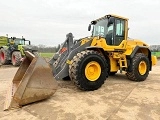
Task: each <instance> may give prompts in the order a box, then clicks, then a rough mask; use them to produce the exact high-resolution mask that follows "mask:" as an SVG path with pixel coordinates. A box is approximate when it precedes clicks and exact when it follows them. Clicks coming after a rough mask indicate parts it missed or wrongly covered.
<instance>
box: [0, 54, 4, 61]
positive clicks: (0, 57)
mask: <svg viewBox="0 0 160 120" xmlns="http://www.w3.org/2000/svg"><path fill="white" fill-rule="evenodd" d="M0 59H1V60H2V61H3V60H4V53H3V52H0Z"/></svg>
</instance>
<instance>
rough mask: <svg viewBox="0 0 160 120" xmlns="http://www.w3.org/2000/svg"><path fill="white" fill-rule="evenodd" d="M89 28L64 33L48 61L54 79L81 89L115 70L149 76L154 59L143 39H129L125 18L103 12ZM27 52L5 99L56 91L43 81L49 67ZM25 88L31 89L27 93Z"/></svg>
mask: <svg viewBox="0 0 160 120" xmlns="http://www.w3.org/2000/svg"><path fill="white" fill-rule="evenodd" d="M91 28H92V35H91V36H90V37H85V38H82V39H79V40H75V41H74V40H73V35H72V33H69V34H67V37H66V40H65V41H64V43H63V45H62V46H61V48H60V49H59V51H58V52H57V53H56V54H55V55H54V56H53V58H52V59H51V60H50V61H49V64H50V66H51V68H52V72H53V76H54V78H55V79H56V80H58V79H64V78H70V79H71V80H72V81H73V83H74V84H75V85H76V86H77V87H78V88H80V89H82V90H96V89H98V88H100V87H101V86H102V85H103V83H104V82H105V80H106V78H107V77H108V76H109V75H110V74H112V75H114V74H116V73H117V72H118V71H120V72H121V73H122V72H125V73H126V76H127V77H128V79H130V80H133V81H137V82H139V81H144V80H145V79H146V78H147V77H148V75H149V71H151V70H152V65H155V64H156V60H157V59H156V57H155V56H152V55H151V51H150V50H149V46H148V45H147V44H146V43H144V42H142V41H140V40H135V39H133V40H130V39H128V19H127V18H125V17H121V16H117V15H106V16H104V17H102V18H99V19H97V20H94V21H91V24H90V25H89V27H88V30H89V31H90V30H91ZM26 56H27V57H26V59H25V61H23V63H22V65H21V66H20V68H19V70H18V71H17V74H16V75H15V77H14V79H13V81H12V86H15V85H17V84H18V87H15V88H14V89H13V88H12V91H14V92H11V93H12V96H13V97H9V98H8V99H7V100H11V101H14V103H15V102H16V104H17V105H24V104H28V103H30V102H35V101H38V100H42V99H45V98H46V97H45V98H44V96H47V97H49V96H50V95H51V94H50V92H51V90H54V92H55V89H57V86H53V85H54V84H52V83H51V81H50V82H45V80H46V79H47V80H49V79H51V78H50V77H49V78H46V77H47V76H49V75H46V74H48V73H50V71H51V69H50V70H49V69H48V65H47V64H46V62H44V60H42V58H40V57H38V58H37V57H34V56H33V55H32V54H31V53H29V52H27V53H26ZM19 73H21V74H19ZM29 73H30V74H29ZM39 73H41V74H43V75H41V74H39ZM21 78H22V79H21ZM17 79H18V81H17ZM55 79H53V81H55ZM37 84H38V85H39V86H38V87H37ZM47 85H50V86H51V87H47ZM31 87H32V89H31ZM39 87H41V93H42V91H44V92H46V93H45V94H41V93H39V91H38V90H39ZM33 89H34V91H32V90H33ZM22 90H23V93H24V94H25V95H23V93H22V92H21V93H22V94H18V93H19V92H20V91H22ZM27 91H30V92H29V93H28V94H27V93H26V92H27ZM47 91H48V92H47ZM54 92H52V94H53V93H54ZM9 93H10V92H9ZM47 93H48V94H47ZM46 94H47V95H46ZM49 94H50V95H49ZM23 96H24V97H23ZM30 96H32V97H30ZM21 101H27V102H26V103H25V102H21ZM7 103H8V105H6V106H5V108H6V109H7V108H9V107H13V106H14V104H13V102H10V104H9V102H6V104H7Z"/></svg>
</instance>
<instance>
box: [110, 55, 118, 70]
mask: <svg viewBox="0 0 160 120" xmlns="http://www.w3.org/2000/svg"><path fill="white" fill-rule="evenodd" d="M109 59H110V72H115V71H118V70H119V66H118V65H117V60H116V59H114V58H113V56H110V57H109Z"/></svg>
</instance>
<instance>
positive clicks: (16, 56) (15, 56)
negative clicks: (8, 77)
mask: <svg viewBox="0 0 160 120" xmlns="http://www.w3.org/2000/svg"><path fill="white" fill-rule="evenodd" d="M21 59H22V56H21V53H20V52H19V51H14V52H13V53H12V65H13V66H20V64H21Z"/></svg>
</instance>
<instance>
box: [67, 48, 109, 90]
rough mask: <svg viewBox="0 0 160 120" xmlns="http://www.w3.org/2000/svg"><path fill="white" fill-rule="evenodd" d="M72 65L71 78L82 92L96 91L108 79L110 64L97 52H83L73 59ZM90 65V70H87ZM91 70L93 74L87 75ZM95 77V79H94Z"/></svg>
mask: <svg viewBox="0 0 160 120" xmlns="http://www.w3.org/2000/svg"><path fill="white" fill-rule="evenodd" d="M71 63H72V64H70V65H69V76H70V78H71V80H72V81H73V82H74V84H75V85H76V86H77V87H78V88H80V89H81V90H86V91H90V90H96V89H98V88H100V87H101V86H102V84H104V81H105V80H106V77H108V72H107V71H108V63H107V61H106V59H105V58H104V56H102V55H101V54H100V53H99V52H97V51H94V50H86V51H82V52H80V53H78V54H77V55H75V56H74V57H73V59H72V61H71ZM92 63H93V65H92ZM94 63H95V64H94ZM89 64H91V66H90V68H86V67H87V66H89ZM92 68H93V69H92ZM89 70H91V73H88V75H86V74H87V72H88V71H89ZM98 70H99V71H98ZM86 71H87V72H86ZM93 76H95V78H93V79H92V77H93Z"/></svg>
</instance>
